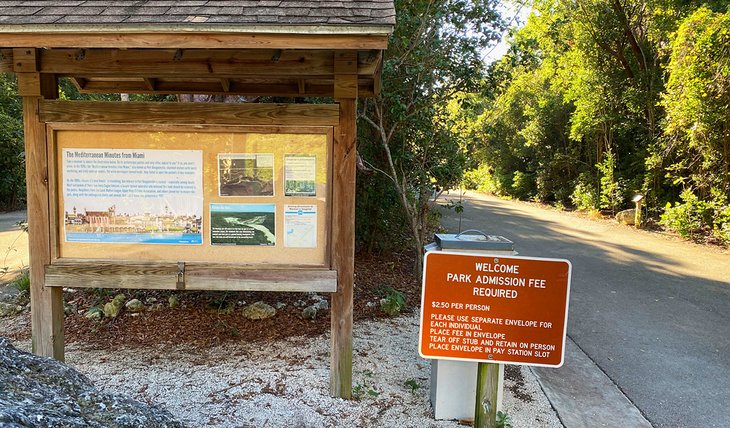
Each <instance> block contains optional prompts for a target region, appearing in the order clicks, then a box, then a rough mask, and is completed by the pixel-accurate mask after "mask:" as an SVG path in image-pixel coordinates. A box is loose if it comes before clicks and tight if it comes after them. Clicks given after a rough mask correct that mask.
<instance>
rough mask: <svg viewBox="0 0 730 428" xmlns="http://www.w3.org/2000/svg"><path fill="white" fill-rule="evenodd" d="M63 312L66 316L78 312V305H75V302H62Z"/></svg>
mask: <svg viewBox="0 0 730 428" xmlns="http://www.w3.org/2000/svg"><path fill="white" fill-rule="evenodd" d="M63 313H64V315H66V316H67V317H68V316H71V315H76V314H77V313H79V305H77V304H76V303H64V304H63Z"/></svg>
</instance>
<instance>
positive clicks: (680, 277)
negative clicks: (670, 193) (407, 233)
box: [442, 193, 730, 428]
mask: <svg viewBox="0 0 730 428" xmlns="http://www.w3.org/2000/svg"><path fill="white" fill-rule="evenodd" d="M455 197H456V198H458V195H454V194H453V193H452V195H450V196H449V195H446V196H445V198H446V199H454V198H455ZM466 199H467V200H466V202H465V203H464V213H463V218H462V225H461V229H462V230H465V229H480V230H482V231H484V232H486V233H489V234H495V235H503V236H505V237H506V238H508V239H511V240H512V241H514V242H515V247H516V250H517V251H519V253H520V255H523V256H535V257H555V258H565V259H568V260H570V261H571V262H572V264H573V281H572V285H571V296H570V310H569V315H568V335H569V336H570V338H571V339H573V341H575V343H576V344H577V345H578V346H579V347H580V348H581V349H583V351H584V352H585V353H586V354H588V356H589V357H590V358H591V359H592V360H593V361H594V362H595V363H596V364H597V365H598V366H599V367H600V368H601V369H602V370H603V371H604V372H605V373H606V374H607V375H608V376H609V377H610V378H611V380H613V382H615V383H616V385H617V386H618V387H619V388H620V389H621V390H622V391H623V392H624V394H626V396H627V397H628V398H629V399H630V400H631V401H632V402H633V403H634V405H636V406H637V407H638V408H639V410H640V411H641V412H642V413H643V414H644V416H645V417H646V418H647V419H648V420H649V421H650V422H651V423H652V424H653V425H654V426H656V427H703V428H709V427H730V254H728V253H727V252H725V253H723V252H722V251H720V250H717V249H713V248H707V247H702V246H698V245H694V244H691V243H687V242H682V241H679V240H677V239H673V238H670V237H666V236H661V235H657V234H652V233H648V232H644V231H637V230H635V229H633V228H631V227H626V226H621V225H618V224H616V223H615V222H613V221H608V220H597V221H596V220H588V219H584V218H580V217H578V216H576V215H572V214H568V213H563V212H559V211H555V210H548V209H543V208H540V207H537V206H534V205H531V204H525V203H519V202H511V201H503V200H500V199H498V198H493V197H488V196H483V195H479V194H472V193H469V194H467V196H466ZM442 212H443V213H444V218H443V220H442V223H443V224H444V226H445V227H446V228H447V229H448V231H449V232H453V233H455V232H456V231H457V228H458V217H457V216H456V214H455V213H453V211H450V210H446V209H442ZM565 364H570V361H566V363H565ZM616 423H617V424H616V426H624V425H622V423H621V421H616Z"/></svg>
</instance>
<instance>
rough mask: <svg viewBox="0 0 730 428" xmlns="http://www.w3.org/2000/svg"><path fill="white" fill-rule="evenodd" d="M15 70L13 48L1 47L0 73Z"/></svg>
mask: <svg viewBox="0 0 730 428" xmlns="http://www.w3.org/2000/svg"><path fill="white" fill-rule="evenodd" d="M12 72H13V50H12V49H0V73H12Z"/></svg>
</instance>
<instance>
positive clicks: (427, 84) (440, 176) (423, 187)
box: [358, 0, 500, 272]
mask: <svg viewBox="0 0 730 428" xmlns="http://www.w3.org/2000/svg"><path fill="white" fill-rule="evenodd" d="M495 6H496V1H494V0H477V1H467V0H431V1H415V0H398V1H396V12H397V19H396V22H397V24H396V28H395V31H394V33H393V34H392V36H391V37H390V40H389V43H388V49H387V51H386V52H385V57H384V64H383V83H382V91H381V93H380V95H379V96H378V97H377V98H375V99H370V100H365V101H364V102H363V103H362V104H361V106H360V107H361V108H360V111H359V117H360V126H359V128H360V132H359V141H360V145H359V147H358V151H359V153H360V155H361V157H362V158H363V160H364V163H365V165H366V166H367V167H369V168H370V169H372V170H373V171H376V173H377V174H374V175H373V176H371V177H372V178H369V177H365V176H361V180H360V186H359V188H360V192H361V193H366V194H367V193H370V194H372V193H373V192H375V193H376V195H379V196H376V197H369V196H367V195H364V196H363V197H362V200H363V201H371V202H372V203H374V204H376V205H377V204H382V203H387V202H388V201H397V203H398V204H399V206H400V211H401V214H402V215H401V216H400V218H401V219H402V220H403V221H405V223H406V228H407V230H408V232H409V233H408V235H409V236H408V238H409V241H410V243H411V245H412V248H413V249H414V252H415V254H416V270H417V271H419V272H420V269H421V264H422V251H423V245H424V243H425V240H426V233H427V228H426V224H427V222H428V218H429V209H428V201H429V196H430V195H431V192H432V189H433V187H434V186H437V187H443V188H448V187H450V186H453V185H454V184H455V183H458V182H459V180H460V178H461V172H462V171H463V166H464V164H465V161H466V156H465V153H464V143H463V140H462V138H461V136H460V135H459V134H457V133H456V132H454V130H455V129H456V128H455V127H454V123H453V115H450V114H449V109H448V104H449V102H450V100H451V99H452V98H453V97H455V96H456V94H458V93H460V92H462V91H466V92H469V91H471V90H473V89H474V88H475V87H476V85H477V84H478V82H479V80H480V76H481V70H482V61H481V58H480V54H481V49H482V48H484V47H485V46H487V45H488V44H489V43H491V42H493V41H494V40H496V38H497V36H498V34H499V22H500V20H499V15H498V14H497V12H496V11H495ZM376 176H377V177H376ZM375 186H378V187H377V189H375ZM361 207H362V210H361V211H360V212H363V211H367V208H366V207H363V206H361ZM374 208H375V210H379V209H382V208H378V207H374ZM372 212H373V211H370V212H369V213H368V214H371V213H372ZM374 220H375V221H381V218H376V219H374ZM361 224H362V222H361ZM398 226H399V225H396V228H395V230H396V231H397V230H398V229H402V226H400V227H398ZM365 229H366V230H370V231H372V230H373V229H374V228H373V227H367V226H366V227H365ZM361 237H362V235H361ZM366 238H367V239H377V236H373V235H372V234H371V235H370V236H367V237H366Z"/></svg>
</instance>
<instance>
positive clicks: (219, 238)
mask: <svg viewBox="0 0 730 428" xmlns="http://www.w3.org/2000/svg"><path fill="white" fill-rule="evenodd" d="M275 213H276V206H275V205H274V204H210V229H211V231H210V243H211V244H212V245H276V217H275Z"/></svg>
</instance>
